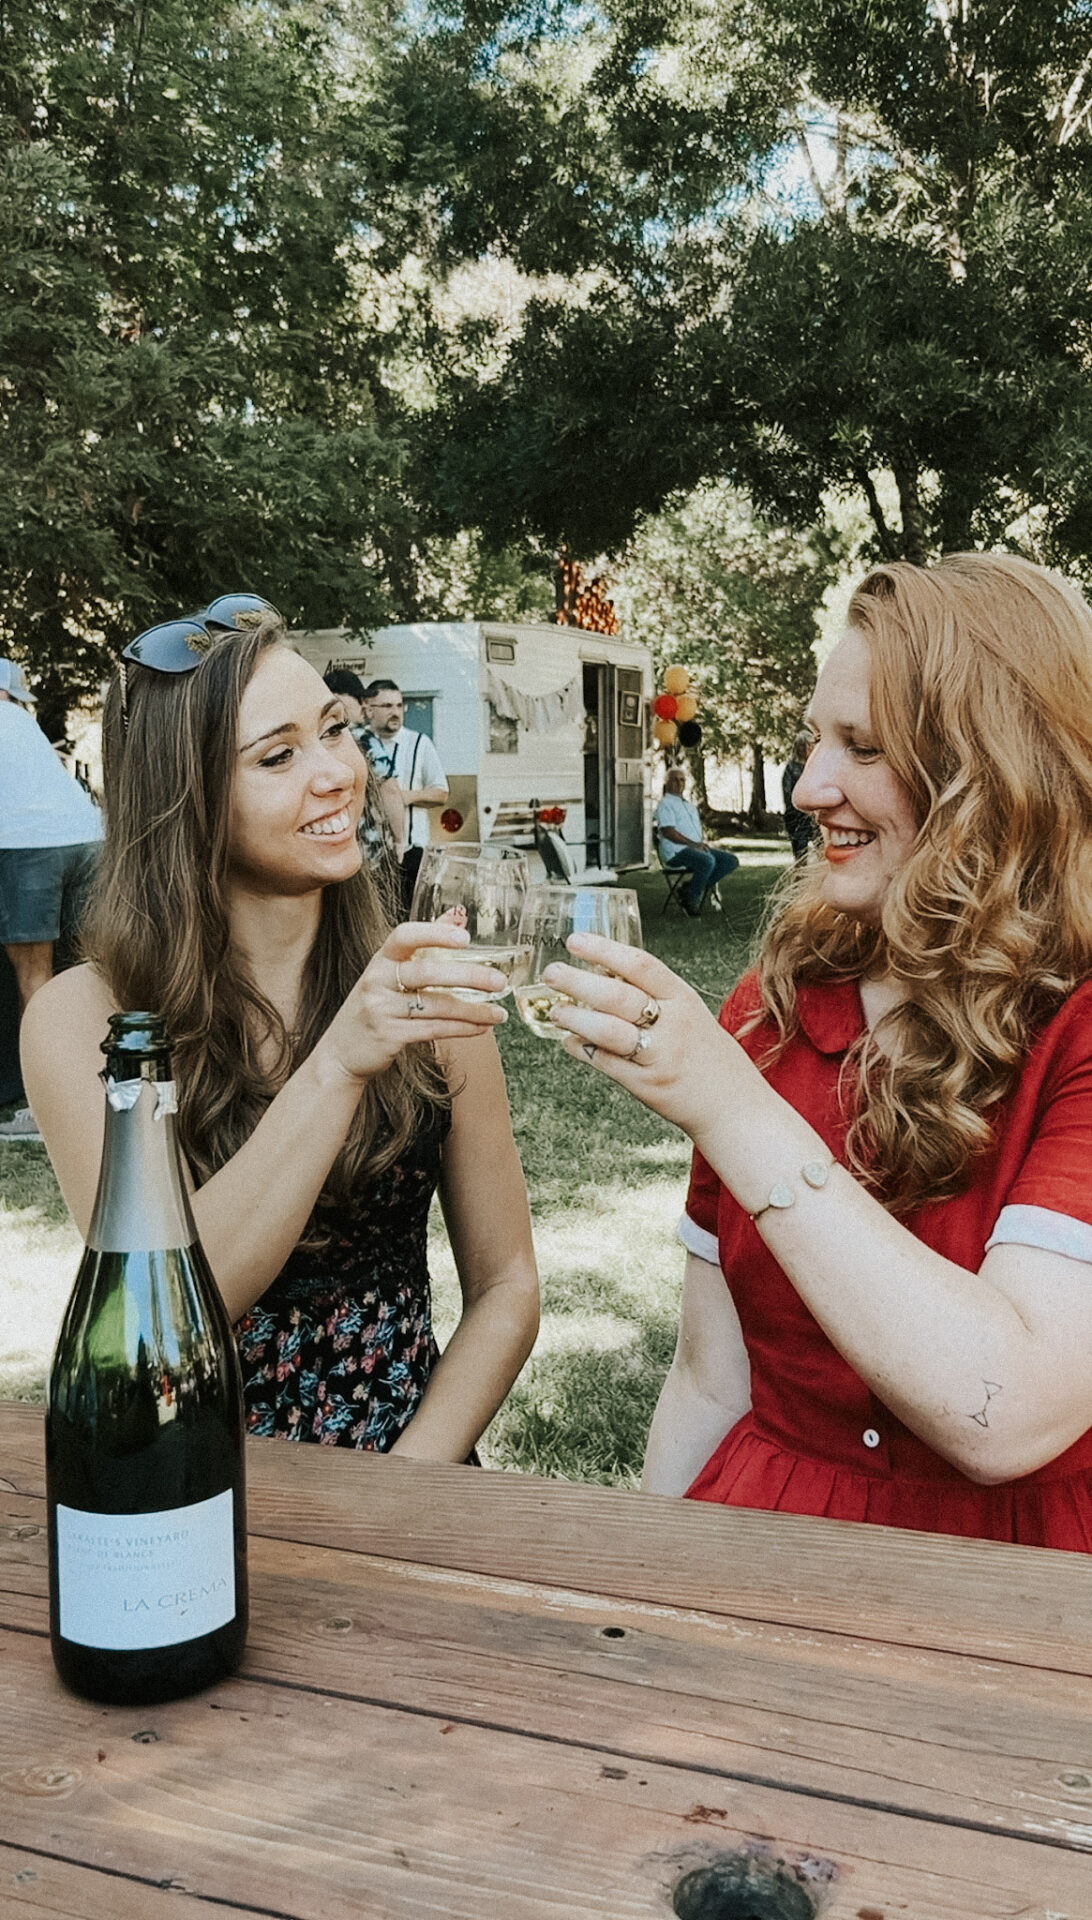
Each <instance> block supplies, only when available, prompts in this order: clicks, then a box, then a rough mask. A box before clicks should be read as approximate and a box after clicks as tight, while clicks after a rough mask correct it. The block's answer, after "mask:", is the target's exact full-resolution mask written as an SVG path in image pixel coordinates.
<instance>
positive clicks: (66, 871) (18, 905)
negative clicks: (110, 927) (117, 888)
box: [0, 840, 99, 947]
mask: <svg viewBox="0 0 1092 1920" xmlns="http://www.w3.org/2000/svg"><path fill="white" fill-rule="evenodd" d="M98 854H99V842H98V841H97V840H87V841H81V842H80V843H78V844H77V845H76V846H73V847H0V946H5V947H21V946H28V947H29V946H34V945H36V944H37V943H38V942H39V941H44V940H59V939H60V937H61V934H62V933H64V934H67V935H72V934H74V933H75V932H76V931H77V929H78V927H79V923H80V919H81V917H82V914H83V909H84V907H85V905H86V902H87V894H88V890H89V888H90V885H91V881H92V878H93V876H94V872H95V863H96V861H97V859H98Z"/></svg>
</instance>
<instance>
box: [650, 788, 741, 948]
mask: <svg viewBox="0 0 1092 1920" xmlns="http://www.w3.org/2000/svg"><path fill="white" fill-rule="evenodd" d="M685 787H686V775H685V773H684V772H683V770H682V768H681V767H669V768H668V772H667V778H666V780H665V781H664V796H663V799H662V800H661V801H660V804H659V806H658V807H657V809H656V831H657V833H658V834H659V838H660V858H661V860H662V861H663V863H664V865H665V867H686V868H688V869H689V871H690V876H691V878H690V883H689V885H688V886H687V887H686V888H685V890H684V892H683V896H682V906H683V911H684V913H688V914H689V915H690V917H691V919H693V920H696V919H697V917H698V915H699V914H700V912H701V910H702V906H703V905H704V902H705V897H706V894H709V893H711V894H712V896H713V901H714V904H715V905H716V906H718V907H719V905H720V899H719V896H718V894H717V891H716V889H717V887H718V886H719V884H720V882H721V881H722V880H723V879H724V878H725V877H726V876H727V875H728V874H729V873H734V872H735V870H736V868H737V867H738V865H739V861H738V860H737V858H736V856H735V854H734V853H727V852H725V851H724V849H723V848H721V847H707V846H706V845H705V843H704V841H703V840H702V837H701V821H700V820H699V819H698V810H697V808H696V807H694V806H692V805H691V803H690V801H689V800H684V799H683V792H684V789H685Z"/></svg>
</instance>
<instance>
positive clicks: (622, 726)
mask: <svg viewBox="0 0 1092 1920" xmlns="http://www.w3.org/2000/svg"><path fill="white" fill-rule="evenodd" d="M294 639H295V642H296V644H297V646H299V648H300V650H301V651H302V652H303V653H304V654H305V655H306V657H307V658H308V659H309V660H310V661H311V662H312V663H313V665H314V666H316V667H317V668H318V670H319V672H320V673H325V672H326V671H327V670H328V669H329V668H330V667H351V668H352V669H353V671H354V672H356V673H359V675H360V677H361V679H362V680H364V681H365V682H367V681H368V680H373V679H379V678H389V679H391V680H396V681H397V682H398V685H399V686H400V687H401V688H402V691H403V693H404V694H405V697H406V724H407V725H408V726H411V727H416V728H417V729H418V730H419V731H420V732H423V733H428V734H430V735H431V737H432V739H433V740H434V741H435V744H436V748H437V751H438V753H439V755H440V759H441V761H442V762H443V765H444V769H445V771H446V773H447V777H448V784H449V786H450V789H451V801H450V806H449V808H448V809H447V810H446V811H445V812H444V814H443V815H440V814H438V813H434V814H433V816H432V837H433V840H506V841H510V842H511V843H512V844H513V845H514V846H520V847H531V846H533V845H534V841H535V820H536V815H541V814H542V813H544V812H545V814H546V816H547V824H550V823H551V818H552V823H553V825H554V828H555V831H557V832H559V833H560V834H561V837H562V839H563V840H564V842H565V845H566V848H567V851H568V857H569V860H570V861H571V863H572V866H573V869H574V871H575V872H576V873H579V874H587V876H588V877H589V878H593V877H599V878H604V879H605V878H607V877H608V876H609V875H611V874H614V873H617V872H619V871H620V870H621V869H623V868H626V867H634V866H644V865H645V864H646V863H647V860H648V853H649V803H648V767H647V760H648V755H647V752H646V746H647V721H646V716H647V713H648V702H649V699H650V697H651V694H652V659H651V655H650V653H649V651H648V649H647V647H643V646H638V645H634V644H633V643H631V642H629V641H624V640H619V639H616V638H612V637H609V636H607V635H605V634H598V633H587V632H585V631H584V630H583V629H581V628H577V627H555V626H548V625H546V624H542V625H538V626H520V625H513V624H509V623H507V622H500V621H496V622H494V621H442V622H435V623H423V624H421V625H418V626H400V627H382V628H380V629H379V630H378V631H377V632H375V633H372V634H370V635H368V636H367V637H366V638H361V637H360V636H353V635H352V634H350V633H347V632H345V631H342V630H340V629H333V630H326V631H322V632H312V633H299V634H296V635H294ZM558 812H560V813H561V814H562V815H563V816H564V817H563V820H562V821H560V822H559V821H558V820H557V814H558Z"/></svg>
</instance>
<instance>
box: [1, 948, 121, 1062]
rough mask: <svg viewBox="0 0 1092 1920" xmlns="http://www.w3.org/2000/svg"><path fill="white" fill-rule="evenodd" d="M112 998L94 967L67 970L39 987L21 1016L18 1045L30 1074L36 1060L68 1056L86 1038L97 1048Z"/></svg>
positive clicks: (102, 1036) (109, 1012)
mask: <svg viewBox="0 0 1092 1920" xmlns="http://www.w3.org/2000/svg"><path fill="white" fill-rule="evenodd" d="M116 1012H117V1008H116V1007H115V1005H114V1001H113V997H112V995H111V993H110V990H109V988H108V987H107V985H106V982H105V980H103V978H102V976H101V974H99V973H96V971H95V969H94V967H91V966H82V967H69V968H68V969H67V970H66V971H65V972H64V973H57V974H54V976H53V978H52V980H49V981H47V982H46V984H45V986H44V987H40V988H39V989H38V992H37V993H36V994H35V995H34V997H33V999H32V1000H31V1002H30V1005H29V1006H28V1007H27V1010H26V1012H25V1013H24V1015H23V1021H22V1025H21V1027H20V1029H19V1044H20V1049H21V1052H22V1055H23V1060H24V1065H29V1067H30V1068H31V1071H33V1068H34V1064H35V1061H36V1060H37V1059H38V1058H39V1057H45V1058H52V1057H53V1055H54V1054H55V1053H65V1054H68V1055H71V1053H72V1051H73V1049H79V1048H80V1047H82V1045H83V1044H84V1042H85V1039H86V1040H87V1041H89V1042H91V1043H92V1044H93V1045H94V1046H95V1047H96V1048H97V1047H98V1045H99V1043H100V1042H101V1041H102V1040H103V1039H105V1037H106V1023H107V1021H108V1020H109V1018H110V1015H111V1014H112V1013H116Z"/></svg>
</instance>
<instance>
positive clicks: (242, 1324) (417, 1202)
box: [235, 1110, 450, 1453]
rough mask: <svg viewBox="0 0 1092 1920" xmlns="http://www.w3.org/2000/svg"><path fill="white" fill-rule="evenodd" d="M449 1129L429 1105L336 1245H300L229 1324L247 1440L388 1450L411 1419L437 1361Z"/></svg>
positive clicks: (350, 1213) (343, 1222)
mask: <svg viewBox="0 0 1092 1920" xmlns="http://www.w3.org/2000/svg"><path fill="white" fill-rule="evenodd" d="M449 1125H450V1118H449V1115H448V1114H447V1112H446V1111H436V1110H433V1111H432V1112H431V1113H430V1115H429V1118H428V1120H427V1121H426V1122H424V1123H423V1124H422V1126H421V1127H420V1128H419V1130H418V1133H417V1135H416V1137H415V1138H414V1140H413V1141H412V1143H411V1145H410V1146H409V1147H408V1148H407V1150H406V1152H405V1153H404V1154H403V1155H402V1157H401V1159H399V1160H398V1161H397V1162H396V1163H395V1165H394V1166H392V1167H388V1168H387V1170H386V1172H385V1173H383V1174H381V1175H380V1177H379V1179H378V1180H376V1181H374V1182H373V1183H372V1184H371V1185H370V1186H367V1187H365V1188H363V1189H362V1191H361V1193H360V1194H359V1196H358V1197H357V1199H356V1200H355V1202H354V1203H353V1205H352V1207H351V1208H347V1209H345V1210H344V1212H343V1213H342V1214H341V1215H338V1216H336V1231H335V1234H334V1238H333V1239H332V1240H331V1241H330V1242H329V1243H328V1244H327V1245H326V1246H325V1247H323V1248H322V1250H321V1251H320V1252H306V1251H303V1250H301V1249H300V1248H297V1249H296V1251H295V1253H293V1254H292V1255H291V1256H290V1258H289V1260H288V1262H287V1264H286V1265H285V1266H284V1268H283V1269H282V1271H281V1272H280V1273H279V1274H278V1275H277V1278H276V1279H275V1280H274V1281H273V1283H272V1285H271V1286H269V1287H267V1288H266V1291H265V1292H264V1293H263V1294H262V1296H261V1298H260V1299H259V1300H256V1301H255V1303H254V1305H253V1306H252V1307H251V1309H250V1311H249V1313H247V1314H245V1315H244V1316H243V1318H242V1319H241V1320H240V1321H238V1322H237V1323H236V1327H235V1337H236V1342H237V1344H238V1348H239V1361H240V1365H241V1367H242V1374H243V1399H244V1404H245V1407H246V1426H247V1431H248V1433H254V1434H264V1435H276V1436H277V1437H278V1438H280V1439H283V1440H317V1441H319V1442H321V1444H322V1445H323V1446H328V1447H360V1448H363V1449H365V1450H367V1451H374V1452H379V1453H384V1452H386V1451H387V1449H388V1448H389V1447H391V1446H393V1444H394V1442H395V1441H396V1440H397V1438H398V1435H399V1434H400V1433H401V1431H402V1429H403V1427H405V1426H406V1425H408V1423H409V1421H410V1420H411V1419H412V1417H413V1414H414V1413H415V1411H416V1409H417V1404H418V1402H419V1400H420V1398H421V1395H422V1394H423V1393H424V1390H425V1386H426V1384H427V1382H428V1378H429V1375H430V1373H431V1372H432V1368H433V1366H434V1365H435V1363H436V1360H437V1359H438V1357H439V1349H438V1347H437V1345H436V1340H435V1336H434V1334H433V1331H432V1296H431V1289H430V1285H429V1273H428V1246H427V1236H428V1212H429V1206H430V1204H431V1201H432V1196H433V1193H434V1192H435V1190H436V1184H437V1181H438V1179H439V1175H440V1154H441V1150H442V1147H443V1143H444V1138H445V1135H446V1133H447V1130H448V1126H449Z"/></svg>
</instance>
